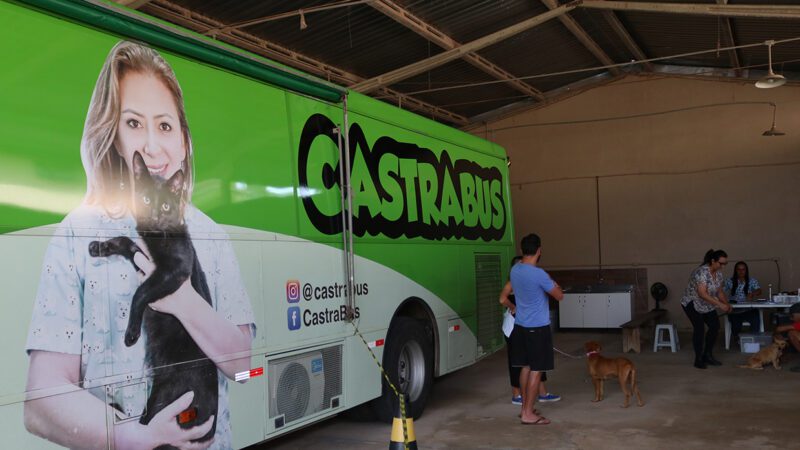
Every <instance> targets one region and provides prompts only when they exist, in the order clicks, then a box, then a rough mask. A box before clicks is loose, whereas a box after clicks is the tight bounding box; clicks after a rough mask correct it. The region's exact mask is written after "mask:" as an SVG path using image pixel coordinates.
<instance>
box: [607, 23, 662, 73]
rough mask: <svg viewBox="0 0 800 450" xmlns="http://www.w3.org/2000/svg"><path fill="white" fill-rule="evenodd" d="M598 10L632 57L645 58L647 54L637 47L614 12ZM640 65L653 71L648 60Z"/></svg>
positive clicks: (639, 59) (640, 59) (641, 59)
mask: <svg viewBox="0 0 800 450" xmlns="http://www.w3.org/2000/svg"><path fill="white" fill-rule="evenodd" d="M600 12H601V13H602V14H603V17H605V19H606V22H608V24H609V25H610V26H611V29H613V30H614V32H615V33H617V36H618V37H619V38H620V39H621V40H622V43H623V44H625V47H627V49H628V51H629V52H631V53H632V54H633V57H634V58H636V60H637V61H644V60H646V59H647V55H645V54H644V52H643V51H642V49H641V47H639V44H638V43H636V40H635V39H633V36H631V35H630V33H628V29H627V28H625V25H623V24H622V22H621V21H620V20H619V17H617V15H616V13H614V11H608V10H604V11H600ZM642 65H643V66H644V70H646V71H648V72H652V71H653V64H651V63H650V61H646V62H644V63H642Z"/></svg>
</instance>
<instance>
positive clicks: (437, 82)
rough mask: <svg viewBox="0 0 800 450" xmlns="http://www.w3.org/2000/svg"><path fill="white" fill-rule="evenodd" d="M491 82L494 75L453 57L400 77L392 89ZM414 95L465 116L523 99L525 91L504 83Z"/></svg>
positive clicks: (418, 88)
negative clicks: (415, 74)
mask: <svg viewBox="0 0 800 450" xmlns="http://www.w3.org/2000/svg"><path fill="white" fill-rule="evenodd" d="M493 81H496V79H495V78H494V77H492V76H490V75H488V74H486V73H484V72H483V71H481V70H480V69H478V68H476V67H474V66H472V65H471V64H469V63H468V62H466V61H463V60H456V61H453V62H451V63H448V64H446V65H444V66H441V67H437V68H435V69H433V70H431V71H430V72H426V73H423V74H420V75H417V76H415V77H412V78H409V79H407V80H403V81H402V82H399V83H397V84H395V85H393V86H391V88H392V89H396V90H398V91H400V92H405V93H414V92H419V91H425V90H428V89H430V88H439V87H450V86H464V85H469V84H472V83H484V82H493ZM414 97H416V98H419V99H420V100H423V101H426V102H428V103H432V104H435V105H439V106H441V107H442V108H445V109H447V110H450V111H453V112H456V113H458V114H461V115H464V116H468V117H469V116H473V115H476V114H479V113H481V112H485V111H488V110H491V109H495V108H497V107H498V106H502V105H505V104H508V103H512V102H515V101H519V100H522V99H523V98H526V96H525V94H523V93H522V92H520V91H517V90H516V89H513V88H511V87H509V85H508V84H506V83H491V84H486V85H478V86H469V87H463V88H459V89H447V90H442V91H434V92H421V93H417V94H414Z"/></svg>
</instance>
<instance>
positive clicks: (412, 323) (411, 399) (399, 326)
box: [373, 317, 433, 423]
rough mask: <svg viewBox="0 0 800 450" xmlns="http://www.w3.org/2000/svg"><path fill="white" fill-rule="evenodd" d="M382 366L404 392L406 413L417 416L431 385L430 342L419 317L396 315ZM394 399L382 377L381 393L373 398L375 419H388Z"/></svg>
mask: <svg viewBox="0 0 800 450" xmlns="http://www.w3.org/2000/svg"><path fill="white" fill-rule="evenodd" d="M383 368H384V370H385V371H386V373H387V374H388V375H389V378H390V379H391V380H392V383H393V384H394V385H395V387H397V389H398V390H400V391H401V392H403V393H404V394H405V395H406V398H407V399H408V403H409V410H410V411H407V412H406V414H407V415H409V416H410V417H413V418H414V419H418V418H419V417H420V416H421V415H422V411H423V410H424V409H425V403H426V402H427V400H428V394H429V393H430V390H431V385H433V344H432V342H431V339H430V337H429V335H428V333H426V331H425V326H424V325H423V323H422V322H421V321H419V320H416V319H412V318H410V317H398V318H396V319H395V321H394V323H393V324H392V327H391V329H390V330H389V335H388V336H387V337H386V347H385V348H384V350H383ZM397 401H398V400H397V396H396V395H395V394H394V392H393V391H392V388H391V387H390V386H389V385H388V384H387V383H386V380H385V379H384V380H383V388H382V390H381V396H380V397H378V398H377V399H375V400H374V402H373V410H374V411H375V415H376V417H377V418H378V420H380V421H382V422H386V423H391V421H392V418H393V417H394V409H395V406H396V405H397Z"/></svg>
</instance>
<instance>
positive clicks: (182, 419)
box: [178, 408, 197, 424]
mask: <svg viewBox="0 0 800 450" xmlns="http://www.w3.org/2000/svg"><path fill="white" fill-rule="evenodd" d="M196 418H197V408H189V409H187V410H186V411H183V412H182V413H180V414H178V423H180V424H184V423H189V422H191V421H193V420H194V419H196Z"/></svg>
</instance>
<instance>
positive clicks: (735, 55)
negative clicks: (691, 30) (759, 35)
mask: <svg viewBox="0 0 800 450" xmlns="http://www.w3.org/2000/svg"><path fill="white" fill-rule="evenodd" d="M717 4H718V5H727V4H728V0H717ZM722 31H723V33H722V37H723V39H725V44H724V45H725V47H736V39H734V38H733V26H732V25H731V19H730V17H725V18H724V19H723V23H722ZM728 55H729V56H730V58H731V66H733V68H734V69H735V70H736V73H737V74H739V72H741V68H742V64H741V63H740V62H739V52H737V51H736V49H735V48H732V49H730V50H728Z"/></svg>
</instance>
